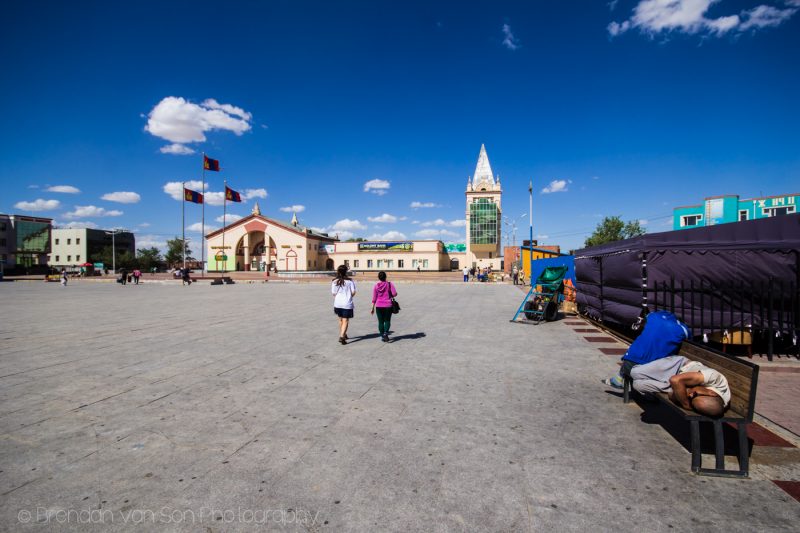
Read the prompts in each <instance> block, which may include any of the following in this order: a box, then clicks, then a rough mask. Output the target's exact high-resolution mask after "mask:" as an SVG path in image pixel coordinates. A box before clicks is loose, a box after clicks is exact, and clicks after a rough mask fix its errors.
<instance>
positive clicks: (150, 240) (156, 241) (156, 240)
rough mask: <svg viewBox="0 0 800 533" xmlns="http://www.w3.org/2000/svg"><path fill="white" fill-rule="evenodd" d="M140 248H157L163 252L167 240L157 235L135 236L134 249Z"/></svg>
mask: <svg viewBox="0 0 800 533" xmlns="http://www.w3.org/2000/svg"><path fill="white" fill-rule="evenodd" d="M140 248H158V249H159V250H162V251H163V250H165V249H166V248H167V240H166V239H165V238H164V237H160V236H158V235H139V234H137V235H136V249H137V250H138V249H140Z"/></svg>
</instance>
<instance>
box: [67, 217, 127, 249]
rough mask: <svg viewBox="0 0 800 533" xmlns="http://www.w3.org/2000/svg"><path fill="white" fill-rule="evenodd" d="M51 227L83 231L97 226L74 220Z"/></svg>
mask: <svg viewBox="0 0 800 533" xmlns="http://www.w3.org/2000/svg"><path fill="white" fill-rule="evenodd" d="M53 225H54V226H55V227H57V228H61V229H83V228H89V229H97V228H98V226H97V224H95V223H94V222H88V221H86V222H79V221H77V220H75V221H73V222H64V223H60V222H54V223H53ZM137 244H138V243H137Z"/></svg>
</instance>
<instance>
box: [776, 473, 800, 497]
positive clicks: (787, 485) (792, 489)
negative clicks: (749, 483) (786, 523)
mask: <svg viewBox="0 0 800 533" xmlns="http://www.w3.org/2000/svg"><path fill="white" fill-rule="evenodd" d="M772 482H773V483H775V484H776V485H778V486H779V487H780V488H782V489H783V491H784V492H785V493H786V494H788V495H789V496H791V497H792V498H794V499H795V500H797V501H798V502H800V481H778V480H775V479H773V480H772Z"/></svg>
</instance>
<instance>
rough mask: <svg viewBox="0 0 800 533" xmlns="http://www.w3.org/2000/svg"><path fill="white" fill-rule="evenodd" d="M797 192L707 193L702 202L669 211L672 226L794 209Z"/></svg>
mask: <svg viewBox="0 0 800 533" xmlns="http://www.w3.org/2000/svg"><path fill="white" fill-rule="evenodd" d="M798 204H800V194H797V193H795V194H784V195H778V196H764V197H761V198H747V199H744V200H740V199H739V196H738V195H735V194H730V195H725V196H710V197H708V198H706V199H705V200H704V201H703V203H702V204H696V205H686V206H681V207H676V208H675V209H674V210H673V215H672V229H676V230H678V229H689V228H700V227H703V226H715V225H717V224H727V223H729V222H744V221H745V220H754V219H757V218H769V217H775V216H781V215H791V214H794V213H797V212H798V211H797V206H798Z"/></svg>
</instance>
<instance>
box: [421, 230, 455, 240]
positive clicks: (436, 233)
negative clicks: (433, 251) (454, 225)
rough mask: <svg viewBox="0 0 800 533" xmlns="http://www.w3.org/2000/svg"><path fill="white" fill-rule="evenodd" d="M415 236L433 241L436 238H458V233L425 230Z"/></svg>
mask: <svg viewBox="0 0 800 533" xmlns="http://www.w3.org/2000/svg"><path fill="white" fill-rule="evenodd" d="M414 235H416V236H417V237H420V238H422V239H433V238H434V237H458V233H454V232H452V231H450V230H447V229H423V230H420V231H418V232H416V233H415V234H414Z"/></svg>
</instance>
